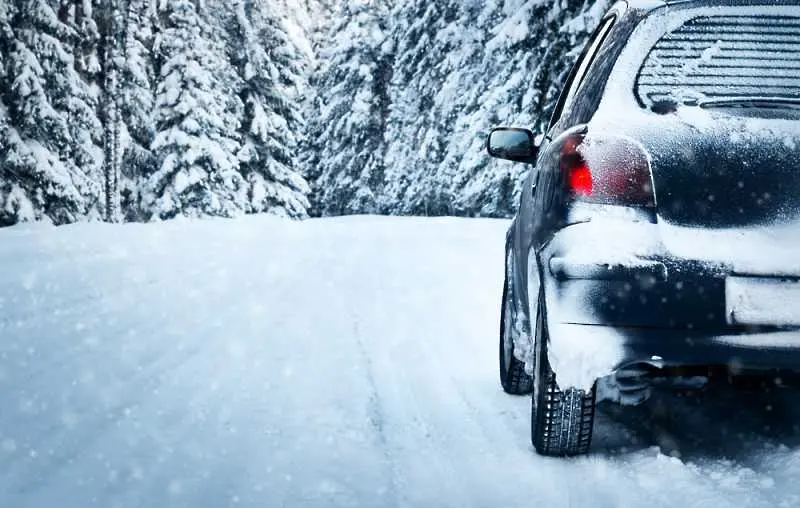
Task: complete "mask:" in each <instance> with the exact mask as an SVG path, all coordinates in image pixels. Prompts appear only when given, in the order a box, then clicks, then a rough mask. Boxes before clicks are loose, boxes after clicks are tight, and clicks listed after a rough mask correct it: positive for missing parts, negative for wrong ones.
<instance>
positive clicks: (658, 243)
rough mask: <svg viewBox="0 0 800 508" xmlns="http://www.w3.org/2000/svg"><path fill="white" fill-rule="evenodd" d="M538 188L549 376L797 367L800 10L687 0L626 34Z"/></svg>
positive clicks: (577, 379)
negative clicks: (545, 223)
mask: <svg viewBox="0 0 800 508" xmlns="http://www.w3.org/2000/svg"><path fill="white" fill-rule="evenodd" d="M540 164H541V165H543V167H545V168H546V169H545V171H544V172H545V174H546V175H548V176H544V177H542V178H543V180H544V181H547V182H549V183H548V184H547V185H553V186H555V187H557V188H559V189H561V190H562V192H555V193H552V196H553V198H552V199H551V200H550V202H548V203H544V204H542V209H541V210H540V213H545V214H547V215H548V216H551V217H557V218H558V220H560V221H562V224H560V227H559V228H558V231H557V233H556V234H555V235H554V236H553V237H552V238H551V239H549V241H548V242H547V243H546V245H545V246H544V247H543V249H542V250H541V251H540V252H539V253H538V256H539V266H540V267H541V270H542V272H543V275H544V277H543V280H544V282H545V295H546V299H547V309H548V323H549V326H550V328H551V346H550V349H549V357H550V362H551V365H553V368H554V370H555V371H556V372H557V373H558V376H559V379H560V383H562V384H565V385H567V386H569V385H574V386H586V385H590V384H591V383H592V382H593V380H594V379H596V378H600V377H604V376H608V375H609V374H612V373H617V374H620V373H625V372H632V371H636V372H651V373H656V374H657V373H658V372H666V370H664V369H669V368H671V367H682V368H684V367H692V366H700V367H705V366H721V367H724V368H727V369H729V370H732V371H734V372H742V371H749V370H756V371H768V370H777V371H794V372H796V371H800V167H798V166H800V6H798V5H797V3H796V2H792V3H789V2H783V3H780V4H777V5H776V4H775V3H772V2H771V3H770V4H768V5H766V4H765V5H757V4H755V3H750V4H749V5H747V6H741V5H736V3H734V2H729V3H715V4H714V5H713V6H708V5H706V4H702V3H699V2H697V3H695V2H684V3H679V4H672V5H668V6H665V7H662V8H658V9H655V10H654V11H653V12H652V13H651V15H650V16H648V17H647V18H646V19H645V20H644V21H643V22H642V24H641V25H640V26H639V27H638V28H637V29H636V31H635V32H634V34H633V35H632V37H631V42H630V43H629V45H628V47H627V48H626V49H625V50H624V51H623V52H622V54H621V55H620V58H619V60H618V61H617V63H616V65H615V67H614V70H613V71H612V73H611V77H610V79H609V82H608V84H607V86H606V93H605V95H604V98H603V100H602V102H601V104H600V107H599V109H598V111H597V113H596V115H595V116H594V117H593V119H592V120H591V121H590V122H589V123H588V124H587V125H583V126H579V127H576V128H574V129H572V130H570V131H568V132H566V133H564V134H562V135H561V136H560V137H559V138H558V139H557V140H555V141H554V142H553V143H552V144H551V145H550V146H549V147H548V149H547V151H546V153H545V154H543V155H542V159H541V162H540Z"/></svg>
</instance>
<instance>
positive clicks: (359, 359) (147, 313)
mask: <svg viewBox="0 0 800 508" xmlns="http://www.w3.org/2000/svg"><path fill="white" fill-rule="evenodd" d="M505 227H506V223H505V222H502V221H484V220H454V219H440V220H434V219H432V220H423V219H386V218H347V219H336V220H314V221H306V222H303V223H292V222H284V221H281V220H277V219H272V218H267V217H254V218H248V219H243V220H239V221H236V222H230V221H205V222H183V223H181V222H171V223H165V224H156V225H128V226H123V227H109V226H105V225H98V224H94V225H80V226H71V227H64V228H59V229H53V228H47V227H18V228H12V229H6V230H1V231H0V507H2V508H28V507H36V508H51V507H59V508H73V507H74V508H86V507H90V506H98V507H103V508H106V507H108V508H112V507H121V508H134V507H145V508H168V507H179V506H180V507H183V506H185V507H193V508H195V507H208V508H220V507H228V506H231V507H233V506H237V507H238V506H242V507H280V506H290V507H294V506H314V507H316V506H319V507H328V506H367V507H394V506H432V507H433V506H454V507H467V506H475V507H484V506H485V507H495V506H498V507H499V506H507V507H516V506H552V507H560V506H649V507H654V506H674V505H676V504H678V503H681V504H682V505H683V506H698V507H699V506H765V507H766V506H798V505H800V482H797V478H798V477H800V431H798V430H797V427H796V426H795V422H800V414H799V413H800V397H798V395H797V394H796V393H795V392H792V391H789V390H784V391H780V392H777V393H766V394H765V393H762V392H760V391H744V390H741V389H737V390H733V389H731V388H726V387H715V388H712V389H711V390H710V394H709V395H705V396H702V397H688V398H687V397H677V396H675V395H668V394H662V395H659V396H658V397H656V398H655V399H654V400H653V401H651V403H649V404H648V405H647V406H645V407H640V408H624V409H621V408H616V407H601V412H600V415H599V421H598V422H597V424H596V428H595V436H596V437H595V442H594V451H593V453H592V454H591V455H590V456H588V457H585V458H579V459H572V460H558V459H546V458H542V457H538V456H536V455H535V454H533V452H532V451H531V447H530V444H529V440H528V425H529V423H528V411H529V400H528V399H527V398H525V397H510V396H507V395H504V394H503V393H502V392H501V390H500V388H499V385H498V382H497V375H496V347H497V344H496V329H497V313H498V297H499V293H500V287H501V282H502V281H501V272H502V252H501V249H502V245H503V234H504V231H505Z"/></svg>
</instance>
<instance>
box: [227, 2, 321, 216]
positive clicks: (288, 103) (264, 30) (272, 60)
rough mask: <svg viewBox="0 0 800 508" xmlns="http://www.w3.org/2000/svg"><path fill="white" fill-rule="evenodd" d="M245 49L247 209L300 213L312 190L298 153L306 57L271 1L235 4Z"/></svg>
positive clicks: (241, 61) (241, 59)
mask: <svg viewBox="0 0 800 508" xmlns="http://www.w3.org/2000/svg"><path fill="white" fill-rule="evenodd" d="M233 5H234V8H235V16H236V23H237V32H238V33H239V34H240V37H241V42H242V46H243V49H244V50H243V51H241V52H239V54H238V55H237V54H234V55H233V56H234V61H235V63H236V64H237V67H238V70H239V76H240V77H241V84H240V90H239V97H240V98H241V101H242V103H243V104H244V118H243V122H242V130H241V137H242V140H243V142H242V147H241V150H240V151H239V153H238V157H239V161H240V166H241V173H242V175H243V176H244V178H245V179H246V180H247V182H248V186H249V195H248V198H249V203H248V209H247V211H249V212H264V211H266V212H270V213H274V214H278V215H285V216H289V217H294V218H298V217H304V216H306V214H307V211H308V207H309V202H308V198H307V195H308V194H309V192H310V188H309V186H308V183H307V182H306V180H305V178H303V176H302V175H301V174H300V172H299V168H298V163H299V157H298V155H297V152H298V149H299V140H300V138H301V136H302V130H303V129H304V127H305V126H304V121H303V118H302V114H301V111H300V103H299V99H298V94H299V90H300V89H301V87H302V75H303V73H304V68H303V64H304V57H303V55H301V54H300V51H299V49H298V48H297V47H296V45H295V44H294V43H293V42H292V41H291V40H290V38H289V36H288V34H287V33H286V31H285V29H284V27H283V23H282V22H281V19H280V18H279V17H278V15H277V10H276V9H275V8H274V7H273V5H274V4H266V3H255V4H254V3H252V2H249V1H244V0H240V1H237V2H234V4H233Z"/></svg>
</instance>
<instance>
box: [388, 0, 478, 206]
mask: <svg viewBox="0 0 800 508" xmlns="http://www.w3.org/2000/svg"><path fill="white" fill-rule="evenodd" d="M462 3H463V2H460V1H457V0H444V1H439V2H431V1H429V0H414V1H411V2H407V3H399V4H397V6H396V7H395V10H394V12H393V13H392V15H391V17H392V19H394V20H396V22H395V24H394V31H395V33H396V34H397V35H396V37H397V38H398V44H397V60H396V66H395V71H394V79H393V81H392V88H391V100H392V107H391V116H390V119H389V125H390V129H389V134H388V138H389V139H391V140H392V143H391V144H390V145H389V150H388V153H387V156H386V163H387V166H388V167H387V178H386V179H387V194H388V196H389V197H390V199H391V200H392V202H393V203H394V204H393V205H392V206H390V207H389V208H388V211H389V212H391V213H410V214H415V215H442V214H453V213H454V212H455V211H454V210H453V206H452V202H453V199H454V196H453V195H452V194H451V193H450V191H449V184H448V182H443V181H442V180H441V179H439V178H437V174H438V172H439V170H440V167H441V164H442V161H443V160H444V157H445V154H446V150H447V146H448V145H449V143H450V138H451V136H452V135H453V134H454V125H453V120H455V119H456V116H455V115H443V114H442V111H441V108H440V106H441V105H440V104H437V98H439V97H440V96H442V95H445V100H447V101H456V102H458V101H460V99H459V95H460V94H462V93H465V92H468V91H469V89H470V88H473V87H475V86H476V85H477V83H458V84H459V85H460V86H461V88H460V89H453V88H445V84H446V83H447V80H448V77H449V74H450V73H452V72H459V71H460V69H458V68H457V67H456V66H455V65H454V62H460V64H461V65H470V64H471V62H468V61H467V62H464V61H462V60H463V58H462V54H463V53H468V52H469V48H470V44H471V43H472V42H473V40H474V39H475V35H474V34H473V33H472V32H473V31H474V27H472V26H470V25H468V24H465V23H463V22H462V21H463V20H460V19H459V18H458V14H459V6H460V5H461V4H462ZM450 106H451V105H449V104H446V105H445V107H446V108H449V107H450Z"/></svg>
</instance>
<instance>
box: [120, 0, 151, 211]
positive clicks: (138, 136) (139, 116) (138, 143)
mask: <svg viewBox="0 0 800 508" xmlns="http://www.w3.org/2000/svg"><path fill="white" fill-rule="evenodd" d="M127 3H128V6H127V13H126V16H125V19H124V38H125V40H124V58H123V62H122V66H121V69H120V76H119V79H120V85H119V88H120V93H119V96H118V105H119V112H120V126H121V133H120V138H121V140H120V141H121V151H122V153H121V156H122V163H121V167H120V198H121V209H122V213H123V216H124V217H125V219H127V220H133V221H135V220H142V219H144V218H146V216H147V214H146V212H145V210H143V208H142V202H141V195H140V193H141V189H142V187H143V186H144V183H145V181H146V180H145V179H146V177H147V175H151V174H153V173H154V172H155V170H156V167H157V165H156V158H155V156H154V154H153V152H152V151H151V150H150V145H151V144H152V142H153V136H154V128H153V123H154V120H153V109H154V105H155V98H154V95H153V82H154V79H153V61H152V59H151V57H150V52H151V50H152V48H153V39H154V33H153V21H154V16H153V15H154V11H153V7H154V3H153V2H152V0H128V2H127Z"/></svg>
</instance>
